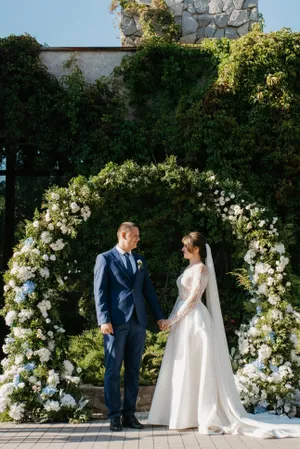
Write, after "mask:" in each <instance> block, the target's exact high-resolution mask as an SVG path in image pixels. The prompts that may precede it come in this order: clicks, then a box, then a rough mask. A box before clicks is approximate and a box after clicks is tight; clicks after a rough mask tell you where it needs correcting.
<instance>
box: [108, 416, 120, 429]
mask: <svg viewBox="0 0 300 449" xmlns="http://www.w3.org/2000/svg"><path fill="white" fill-rule="evenodd" d="M110 430H112V431H113V432H120V431H121V430H122V424H121V417H120V416H114V417H113V418H110Z"/></svg>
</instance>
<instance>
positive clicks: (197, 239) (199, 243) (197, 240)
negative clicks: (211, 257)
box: [181, 231, 206, 261]
mask: <svg viewBox="0 0 300 449" xmlns="http://www.w3.org/2000/svg"><path fill="white" fill-rule="evenodd" d="M181 241H182V243H183V244H184V245H186V247H187V250H188V251H189V252H190V253H192V252H193V248H195V246H196V247H197V248H199V254H200V258H201V260H202V261H204V260H205V257H206V246H205V244H206V238H205V237H204V235H202V234H201V232H197V231H195V232H190V233H189V234H188V235H185V236H184V237H183V239H182V240H181Z"/></svg>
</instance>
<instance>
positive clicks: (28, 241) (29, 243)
mask: <svg viewBox="0 0 300 449" xmlns="http://www.w3.org/2000/svg"><path fill="white" fill-rule="evenodd" d="M33 244H34V240H33V238H32V237H28V239H26V240H25V242H24V246H31V245H33Z"/></svg>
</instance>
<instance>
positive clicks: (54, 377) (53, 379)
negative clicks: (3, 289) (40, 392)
mask: <svg viewBox="0 0 300 449" xmlns="http://www.w3.org/2000/svg"><path fill="white" fill-rule="evenodd" d="M47 383H48V385H50V386H51V387H56V386H57V385H58V384H59V374H58V373H56V372H55V371H54V370H53V369H52V370H50V371H49V373H48V379H47Z"/></svg>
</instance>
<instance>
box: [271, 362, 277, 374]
mask: <svg viewBox="0 0 300 449" xmlns="http://www.w3.org/2000/svg"><path fill="white" fill-rule="evenodd" d="M269 368H270V370H271V371H273V373H278V371H279V368H278V366H275V365H272V364H271V363H270V365H269Z"/></svg>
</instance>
